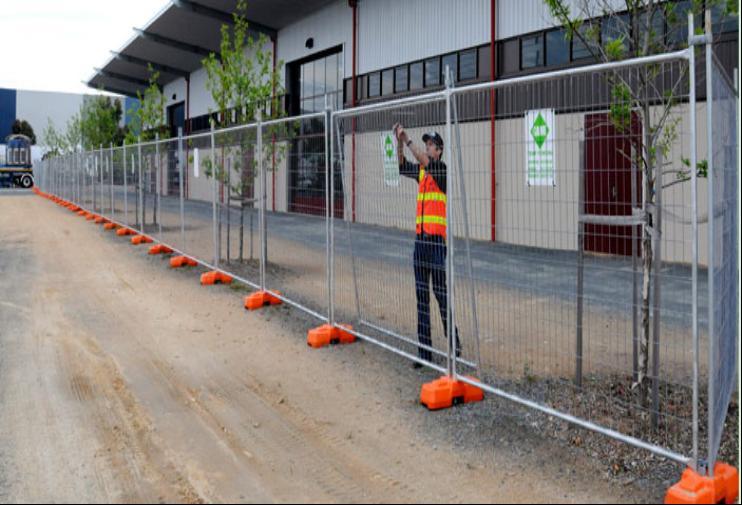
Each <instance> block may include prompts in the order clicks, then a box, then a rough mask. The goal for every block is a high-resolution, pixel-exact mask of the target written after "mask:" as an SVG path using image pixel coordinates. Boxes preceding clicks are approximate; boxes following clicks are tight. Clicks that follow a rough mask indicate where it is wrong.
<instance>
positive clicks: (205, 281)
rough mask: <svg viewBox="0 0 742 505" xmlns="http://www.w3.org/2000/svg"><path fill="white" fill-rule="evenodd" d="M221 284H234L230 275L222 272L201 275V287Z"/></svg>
mask: <svg viewBox="0 0 742 505" xmlns="http://www.w3.org/2000/svg"><path fill="white" fill-rule="evenodd" d="M220 283H221V284H232V278H231V277H230V276H229V275H227V274H224V273H222V272H217V271H216V270H214V271H212V272H206V273H205V274H201V285H203V286H212V285H214V284H220Z"/></svg>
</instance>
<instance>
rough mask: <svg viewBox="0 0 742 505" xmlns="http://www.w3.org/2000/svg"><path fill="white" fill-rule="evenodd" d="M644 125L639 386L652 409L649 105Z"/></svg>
mask: <svg viewBox="0 0 742 505" xmlns="http://www.w3.org/2000/svg"><path fill="white" fill-rule="evenodd" d="M642 112H643V114H642V115H643V121H642V137H643V139H642V140H643V142H642V151H643V154H644V167H645V170H644V180H643V183H644V198H643V200H644V205H643V207H644V211H645V212H646V215H645V226H644V227H643V233H642V274H643V279H642V301H641V304H642V305H641V337H640V341H639V374H638V378H637V384H638V386H639V391H640V395H641V404H642V406H643V407H645V408H646V407H648V406H649V402H648V395H647V393H648V391H649V381H648V380H647V376H648V375H649V347H650V339H651V321H650V307H651V283H652V264H653V261H652V258H653V256H654V251H653V250H652V234H651V232H650V230H651V227H653V226H654V223H653V219H652V216H653V214H652V212H651V208H652V204H653V203H654V185H655V180H654V175H655V174H654V159H653V157H652V154H651V153H652V152H653V146H652V140H651V137H650V134H649V132H650V131H651V122H650V109H649V104H648V103H646V102H645V103H643V104H642Z"/></svg>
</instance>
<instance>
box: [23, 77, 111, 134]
mask: <svg viewBox="0 0 742 505" xmlns="http://www.w3.org/2000/svg"><path fill="white" fill-rule="evenodd" d="M86 96H89V95H78V94H74V93H57V92H47V91H28V90H21V89H19V90H18V91H17V93H16V111H17V112H16V117H17V118H19V119H25V120H26V121H28V122H29V123H30V124H31V126H33V128H34V131H35V132H36V136H37V137H38V141H39V143H43V141H44V139H43V138H41V137H42V136H41V132H42V131H43V130H44V128H46V125H47V124H48V122H49V120H51V121H52V123H53V124H54V127H55V128H56V129H57V130H64V129H65V128H66V127H67V121H69V119H70V118H71V117H72V116H74V115H75V114H76V113H77V112H78V111H79V110H80V106H81V105H82V103H83V100H85V97H86ZM122 105H123V103H122Z"/></svg>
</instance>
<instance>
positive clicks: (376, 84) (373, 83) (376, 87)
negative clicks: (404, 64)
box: [368, 72, 381, 98]
mask: <svg viewBox="0 0 742 505" xmlns="http://www.w3.org/2000/svg"><path fill="white" fill-rule="evenodd" d="M379 95H381V73H380V72H374V73H373V74H369V75H368V96H369V98H373V97H376V96H379Z"/></svg>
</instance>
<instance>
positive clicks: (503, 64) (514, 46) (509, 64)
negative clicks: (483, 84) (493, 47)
mask: <svg viewBox="0 0 742 505" xmlns="http://www.w3.org/2000/svg"><path fill="white" fill-rule="evenodd" d="M498 50H499V51H500V53H499V58H498V60H499V63H498V65H499V67H498V68H499V69H500V75H503V74H505V75H508V74H513V73H515V72H517V71H518V70H520V41H519V40H518V39H512V40H507V41H505V42H504V43H502V44H500V45H499V48H498Z"/></svg>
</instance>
